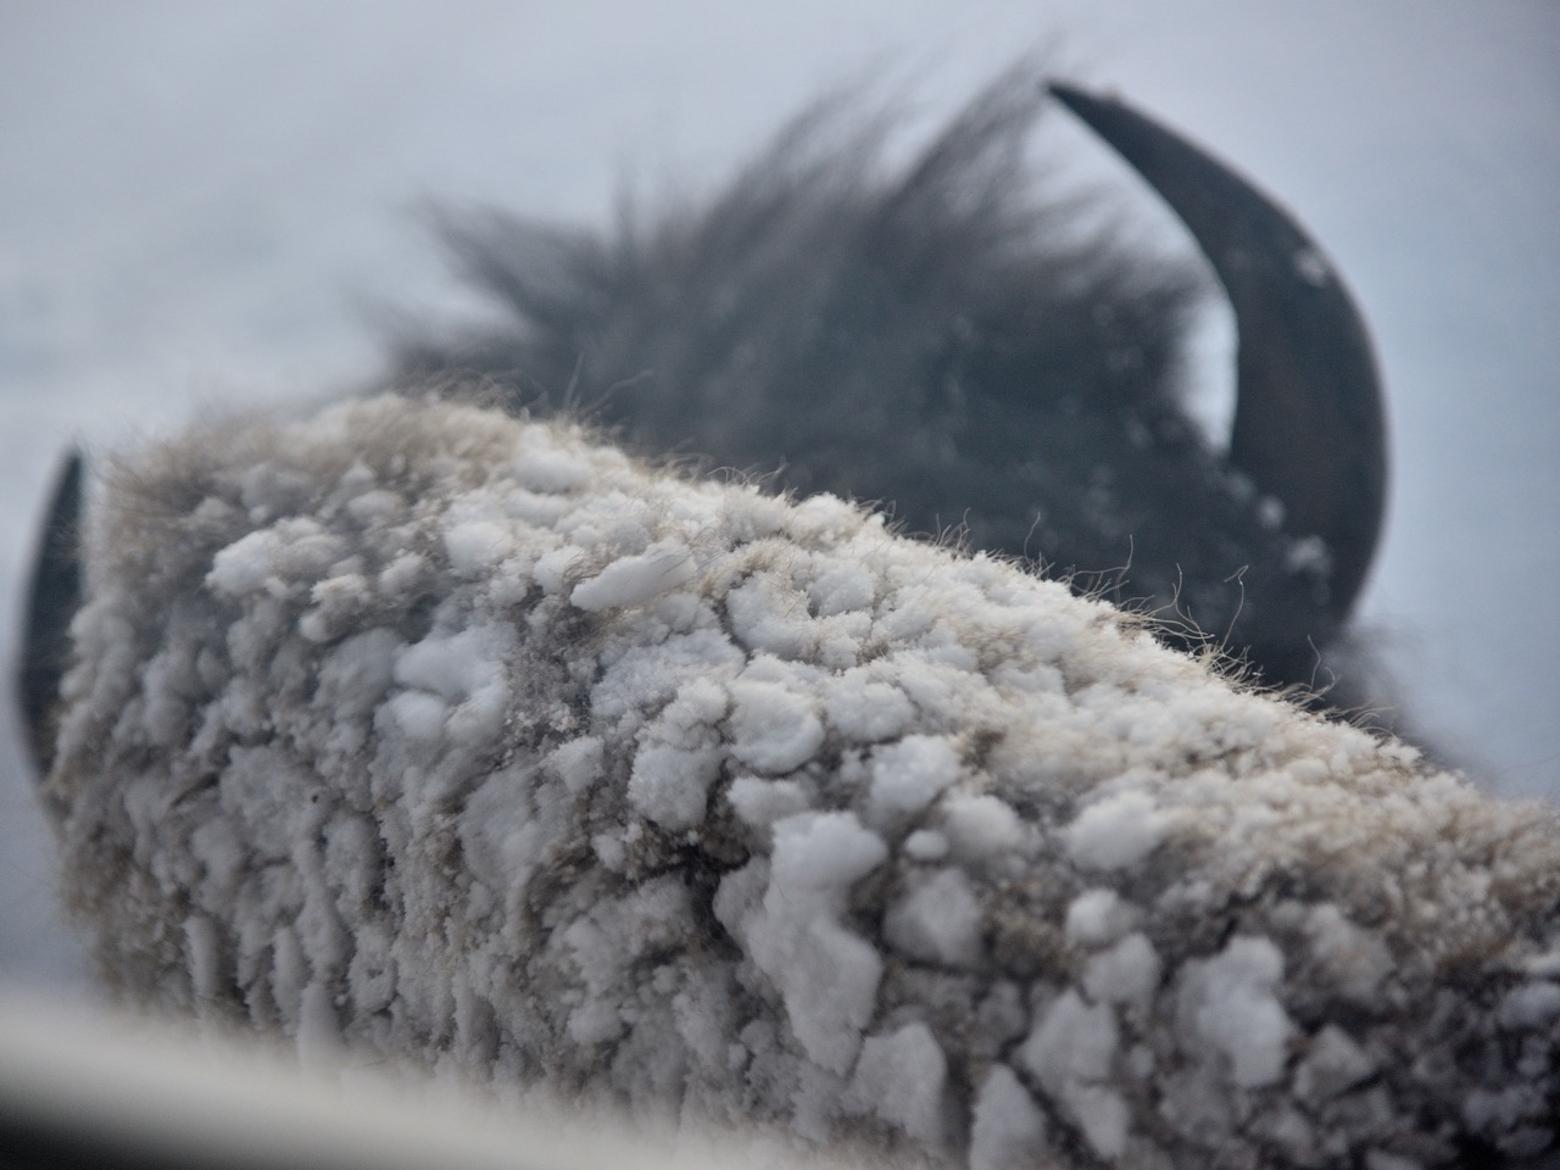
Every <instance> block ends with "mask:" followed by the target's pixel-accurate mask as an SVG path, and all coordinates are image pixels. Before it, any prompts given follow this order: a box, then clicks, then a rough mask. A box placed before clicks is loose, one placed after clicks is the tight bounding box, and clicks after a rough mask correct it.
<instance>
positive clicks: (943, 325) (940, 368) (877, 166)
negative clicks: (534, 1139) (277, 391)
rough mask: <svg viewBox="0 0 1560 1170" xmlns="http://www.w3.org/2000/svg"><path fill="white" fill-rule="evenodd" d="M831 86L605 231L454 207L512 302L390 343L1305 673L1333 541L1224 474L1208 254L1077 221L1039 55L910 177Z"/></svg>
mask: <svg viewBox="0 0 1560 1170" xmlns="http://www.w3.org/2000/svg"><path fill="white" fill-rule="evenodd" d="M842 104H843V105H846V106H848V105H849V104H850V103H848V102H847V103H841V102H838V101H835V102H830V103H824V104H823V105H821V106H818V107H816V108H814V109H812V110H810V111H809V112H807V113H805V114H803V115H802V116H801V117H799V118H797V119H796V120H794V121H793V122H792V123H791V124H790V125H789V126H787V127H786V128H785V129H784V130H783V132H782V133H781V134H780V135H779V136H778V137H777V139H776V140H775V142H774V143H773V144H772V145H771V146H770V147H769V148H768V149H767V150H766V151H765V152H763V153H762V154H761V155H760V156H759V157H758V159H757V160H756V161H755V162H754V163H753V164H752V165H750V166H749V167H748V168H747V169H746V170H745V171H743V172H742V173H741V174H740V175H739V176H738V177H737V179H736V180H735V181H734V182H733V183H731V185H730V186H729V187H728V188H727V189H726V190H725V191H724V192H722V193H721V194H720V195H718V197H716V198H715V199H714V200H713V201H711V202H710V203H709V204H708V205H707V206H704V207H702V208H696V209H693V210H684V211H682V212H679V213H676V214H671V215H668V216H666V217H665V218H663V219H661V220H659V221H658V222H654V223H652V224H650V225H648V226H646V225H644V224H641V223H639V222H636V221H635V220H634V219H633V218H632V217H625V219H624V222H623V223H622V224H621V226H620V228H619V230H618V231H617V233H616V234H615V235H614V236H612V237H610V238H603V237H601V236H598V235H596V234H592V233H589V232H585V231H577V230H567V229H562V228H558V227H553V226H544V225H539V224H535V223H531V222H527V221H525V220H522V219H518V218H515V217H513V216H511V215H506V214H503V213H500V212H487V213H483V214H477V215H452V216H447V217H444V218H443V219H442V220H441V229H442V231H443V233H444V235H445V237H446V238H447V239H448V241H449V243H450V245H451V247H452V249H453V252H454V255H455V257H456V259H457V261H458V263H459V265H460V267H461V269H462V270H463V272H464V273H465V275H466V276H467V277H468V278H469V279H470V280H471V281H472V282H474V283H475V284H476V285H477V286H478V287H480V288H481V289H483V290H484V291H485V292H486V293H487V294H489V296H490V297H491V298H492V300H493V301H494V302H495V303H496V304H497V306H499V307H500V308H501V309H503V310H504V312H505V314H506V316H507V318H508V319H507V321H506V323H505V324H503V325H502V326H499V327H490V328H487V329H483V330H474V331H472V332H471V333H469V334H468V335H466V336H463V337H459V338H455V339H430V338H420V339H413V340H407V341H405V342H404V343H403V347H402V358H403V365H404V367H405V368H406V369H407V371H408V372H409V373H414V374H428V373H434V372H439V373H444V372H449V371H452V370H460V371H465V372H471V371H475V372H481V373H485V374H488V375H492V376H496V377H498V378H500V379H505V380H509V381H511V382H512V383H513V385H514V386H515V388H516V389H515V395H516V401H517V402H522V403H525V404H527V405H541V406H544V407H545V406H559V405H568V406H580V405H584V406H585V407H587V408H594V410H595V411H596V412H597V413H598V415H599V417H600V418H601V419H602V420H603V421H605V422H607V423H608V424H611V425H613V426H615V427H617V428H619V429H621V431H622V432H623V434H624V436H625V438H626V439H627V440H628V441H629V442H630V443H631V444H633V445H635V446H638V447H639V448H641V449H643V450H654V451H677V452H684V453H688V454H692V455H697V456H702V457H706V458H708V459H709V460H712V461H713V462H714V463H716V464H722V465H731V466H735V467H739V468H744V469H758V470H769V469H771V468H775V467H778V468H779V469H780V470H779V475H778V478H779V482H780V483H781V484H782V485H783V486H785V487H790V488H794V489H797V490H799V491H802V492H812V491H831V492H835V493H837V494H839V495H843V496H848V497H854V498H857V499H865V500H876V501H881V502H883V503H884V504H886V505H888V506H890V507H891V508H892V511H893V512H894V514H895V516H896V517H897V518H899V519H900V520H901V521H902V522H903V523H904V524H905V526H906V527H907V528H908V529H909V530H910V531H912V532H942V531H945V530H947V529H949V528H958V527H963V528H964V529H966V530H967V533H968V538H969V540H970V541H971V542H972V543H973V544H974V545H976V546H977V547H982V548H989V549H999V550H1002V551H1004V552H1007V553H1011V554H1013V555H1016V556H1024V557H1030V558H1036V559H1039V560H1040V561H1042V562H1044V563H1045V564H1046V565H1048V566H1050V567H1051V568H1052V569H1053V570H1054V571H1061V572H1064V573H1068V574H1076V576H1075V577H1074V580H1075V583H1076V584H1077V585H1078V586H1079V588H1081V589H1088V590H1093V589H1100V588H1103V589H1104V591H1105V592H1106V594H1107V595H1108V596H1109V597H1110V598H1111V599H1112V600H1115V601H1117V602H1120V603H1129V604H1138V605H1146V606H1147V607H1149V608H1153V609H1156V610H1159V611H1160V612H1161V613H1162V614H1163V615H1164V616H1170V617H1176V618H1179V619H1183V620H1184V619H1189V620H1190V622H1192V623H1195V626H1196V627H1198V628H1200V629H1201V630H1202V631H1205V632H1206V633H1207V634H1208V635H1209V636H1211V637H1212V638H1214V639H1216V640H1222V641H1223V642H1224V643H1225V644H1227V646H1228V647H1229V648H1230V649H1231V650H1232V651H1237V652H1238V651H1241V650H1244V649H1249V650H1250V653H1251V656H1252V658H1253V660H1254V662H1255V664H1256V665H1258V666H1259V667H1260V668H1262V670H1263V671H1264V675H1265V677H1266V678H1267V679H1268V680H1269V681H1272V682H1278V683H1290V682H1307V681H1310V680H1311V679H1312V678H1313V676H1314V675H1315V672H1316V669H1317V664H1318V651H1317V649H1316V648H1317V647H1318V646H1320V645H1324V644H1325V643H1327V642H1328V641H1330V640H1331V639H1332V638H1333V637H1334V635H1335V634H1336V633H1337V631H1336V630H1335V629H1331V628H1318V624H1319V621H1320V620H1321V619H1318V618H1317V616H1316V615H1317V602H1318V597H1319V591H1323V590H1325V588H1326V582H1325V575H1326V568H1325V554H1323V555H1322V556H1314V555H1313V556H1307V555H1306V553H1307V545H1306V544H1305V543H1304V542H1301V541H1297V540H1296V539H1295V537H1296V536H1301V535H1303V534H1290V533H1286V532H1284V531H1283V529H1282V528H1281V526H1280V525H1279V523H1278V522H1277V518H1276V510H1275V508H1274V507H1273V501H1264V500H1263V499H1262V498H1261V495H1260V493H1259V492H1257V491H1256V490H1255V489H1254V488H1253V487H1252V485H1251V484H1250V482H1249V481H1247V480H1246V479H1244V478H1243V477H1241V476H1238V475H1232V474H1231V473H1230V472H1229V471H1228V470H1226V468H1225V467H1224V465H1223V463H1222V461H1221V459H1220V458H1219V456H1218V454H1217V453H1215V452H1213V451H1211V450H1210V449H1209V448H1208V446H1207V444H1206V442H1205V440H1204V439H1203V437H1202V435H1201V434H1200V432H1199V431H1198V429H1197V428H1196V427H1195V426H1194V425H1193V424H1192V423H1191V422H1190V420H1189V418H1188V416H1187V413H1186V410H1185V408H1184V404H1183V401H1182V396H1181V394H1180V390H1181V387H1180V386H1179V385H1178V382H1177V374H1178V370H1179V368H1180V363H1179V361H1178V359H1179V356H1180V346H1181V341H1182V337H1183V335H1184V332H1185V329H1186V326H1187V323H1188V316H1189V313H1190V311H1191V310H1192V309H1194V308H1195V307H1196V303H1197V298H1198V296H1199V295H1201V291H1202V290H1203V289H1204V288H1205V282H1203V281H1202V280H1200V279H1199V276H1198V273H1197V272H1196V270H1195V269H1194V268H1193V267H1192V266H1190V265H1188V264H1183V263H1177V262H1172V261H1169V260H1166V259H1163V258H1159V257H1153V256H1145V255H1143V254H1142V251H1141V249H1137V248H1134V247H1133V246H1132V245H1131V244H1130V243H1127V242H1124V241H1125V240H1126V239H1127V237H1128V236H1130V235H1131V233H1130V232H1126V231H1123V230H1121V229H1122V228H1123V226H1124V221H1123V220H1122V219H1121V218H1120V217H1117V218H1116V219H1115V220H1113V221H1106V222H1102V218H1103V217H1101V216H1100V215H1098V214H1097V212H1098V208H1097V207H1094V208H1092V209H1090V210H1091V212H1092V214H1091V216H1090V217H1089V220H1088V222H1089V223H1091V224H1092V225H1094V226H1092V228H1088V229H1085V227H1084V223H1085V216H1084V214H1083V212H1084V210H1085V208H1084V205H1083V204H1081V203H1080V201H1079V199H1078V198H1077V197H1076V194H1075V195H1074V197H1071V198H1070V197H1068V196H1067V195H1065V194H1063V193H1062V192H1060V191H1058V190H1057V186H1058V184H1057V183H1056V182H1053V181H1049V180H1047V178H1046V176H1043V175H1041V176H1038V177H1037V176H1036V175H1035V174H1033V173H1032V168H1031V167H1030V166H1028V165H1027V163H1026V158H1025V147H1026V143H1027V139H1028V136H1029V133H1030V131H1031V128H1032V126H1033V123H1034V121H1035V118H1036V115H1037V114H1038V113H1039V112H1040V110H1041V105H1042V97H1041V94H1040V91H1039V89H1038V87H1037V85H1036V83H1035V74H1034V72H1033V71H1032V70H1016V71H1014V72H1013V73H1011V74H1010V75H1008V76H1005V77H1003V78H1002V79H1000V80H999V81H998V82H997V83H996V84H995V85H993V86H992V87H990V88H989V89H988V90H987V91H985V92H984V93H983V94H981V95H980V96H979V97H978V98H977V99H976V100H975V101H974V102H973V103H972V104H971V105H970V106H969V107H968V108H967V109H966V110H964V112H963V113H962V114H960V115H959V116H958V117H957V118H956V119H955V120H954V121H953V122H952V123H951V124H950V125H948V126H947V127H946V128H945V129H944V130H943V131H942V132H941V133H940V134H938V135H937V136H936V137H934V138H933V139H932V140H931V141H930V143H929V144H928V145H926V146H925V147H924V149H922V150H921V151H920V153H919V154H918V155H917V156H915V157H914V158H912V159H911V160H910V161H909V163H908V164H906V165H904V166H902V167H898V168H894V167H890V166H887V165H885V163H884V159H883V153H884V152H883V145H884V137H885V135H884V127H883V124H882V122H881V121H878V122H869V123H868V125H866V127H865V128H862V127H861V125H860V121H861V120H860V119H856V120H854V121H853V120H852V118H851V116H850V111H849V110H848V109H846V110H843V111H842V109H841V106H842ZM1311 551H1313V552H1314V551H1315V550H1314V549H1313V550H1311ZM1197 640H1198V635H1197V634H1196V633H1195V631H1193V632H1190V633H1188V634H1187V635H1186V636H1185V638H1184V639H1183V641H1184V642H1186V643H1187V644H1190V643H1193V642H1195V641H1197Z"/></svg>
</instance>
